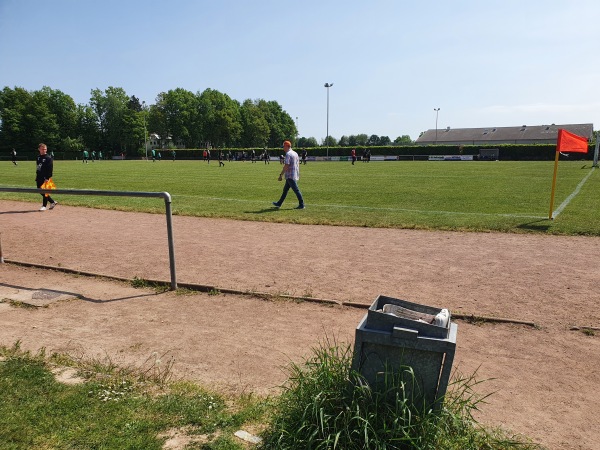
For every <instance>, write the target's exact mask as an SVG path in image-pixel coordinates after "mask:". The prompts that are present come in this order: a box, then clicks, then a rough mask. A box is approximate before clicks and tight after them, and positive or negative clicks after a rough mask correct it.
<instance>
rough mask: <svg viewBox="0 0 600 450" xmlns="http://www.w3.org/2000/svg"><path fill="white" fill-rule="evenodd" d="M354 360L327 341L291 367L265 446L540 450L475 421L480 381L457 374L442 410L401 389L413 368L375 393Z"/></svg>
mask: <svg viewBox="0 0 600 450" xmlns="http://www.w3.org/2000/svg"><path fill="white" fill-rule="evenodd" d="M351 362H352V352H351V349H350V346H349V345H338V344H336V343H334V344H331V343H329V342H325V343H322V344H321V345H319V346H318V347H316V348H315V349H313V354H312V356H311V357H309V358H308V359H306V360H305V361H304V362H303V363H302V364H294V363H292V364H290V366H289V368H288V371H289V378H288V381H287V383H286V384H285V385H284V387H283V392H282V395H281V396H280V398H279V401H278V404H277V406H276V408H275V411H274V413H273V416H272V418H271V420H270V423H269V425H268V427H267V429H266V430H265V431H264V433H263V435H262V437H263V443H262V446H261V449H262V450H271V449H273V450H275V449H277V450H286V449H289V450H292V449H313V450H319V449H323V450H325V449H340V450H353V449H357V450H358V449H361V450H363V449H369V450H379V449H381V450H392V449H423V450H444V449H448V450H454V449H456V450H459V449H460V450H469V449H473V450H475V449H478V450H479V449H517V448H518V449H537V448H540V447H539V446H537V445H535V444H531V443H528V442H526V441H524V440H523V439H518V438H513V437H508V436H507V434H506V433H505V432H503V431H501V430H487V429H485V428H484V427H482V426H480V425H479V424H478V423H477V422H476V420H475V419H474V418H473V415H472V412H473V411H474V410H476V409H477V407H478V405H479V404H480V403H481V402H482V401H483V400H484V398H485V397H481V396H478V395H476V394H475V392H474V387H475V386H476V385H477V384H479V382H478V381H477V380H476V379H475V377H474V376H472V377H462V376H457V375H455V376H454V380H453V382H452V384H451V386H450V389H449V392H448V393H447V395H446V398H445V402H444V406H443V407H442V408H441V410H438V411H434V410H432V409H430V408H428V407H427V406H426V405H424V404H423V403H422V402H421V403H419V402H413V401H412V399H411V394H410V392H411V390H412V388H413V387H414V386H407V389H403V385H402V381H401V380H406V379H407V377H408V378H410V377H412V378H413V381H414V379H415V374H414V373H412V370H411V369H410V368H408V367H406V368H403V369H402V370H400V372H401V373H397V374H393V373H391V374H387V376H385V377H384V378H385V386H384V387H383V388H378V389H372V388H371V387H370V386H369V384H368V383H367V381H366V380H365V379H364V378H363V377H362V376H361V375H360V374H359V373H357V372H356V371H354V370H352V369H351ZM409 382H410V381H409ZM415 384H416V383H415Z"/></svg>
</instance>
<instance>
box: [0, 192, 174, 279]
mask: <svg viewBox="0 0 600 450" xmlns="http://www.w3.org/2000/svg"><path fill="white" fill-rule="evenodd" d="M0 192H17V193H32V194H65V195H96V196H104V197H145V198H149V197H150V198H162V199H164V201H165V214H166V216H167V238H168V241H169V266H170V271H171V290H173V291H174V290H175V289H177V275H176V271H175V245H174V241H173V219H172V213H171V194H169V193H168V192H133V191H95V190H89V189H33V188H6V187H0Z"/></svg>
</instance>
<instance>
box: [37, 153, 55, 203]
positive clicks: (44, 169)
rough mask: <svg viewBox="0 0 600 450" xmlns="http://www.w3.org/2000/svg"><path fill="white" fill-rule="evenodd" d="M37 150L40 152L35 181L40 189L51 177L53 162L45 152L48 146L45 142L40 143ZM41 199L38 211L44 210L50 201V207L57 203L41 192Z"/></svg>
mask: <svg viewBox="0 0 600 450" xmlns="http://www.w3.org/2000/svg"><path fill="white" fill-rule="evenodd" d="M38 150H39V151H40V154H39V156H38V157H37V166H36V172H35V183H36V185H37V187H38V189H40V188H41V187H42V185H43V184H44V183H45V182H46V181H48V180H49V179H50V178H52V169H53V165H54V164H53V162H52V157H51V156H50V155H48V154H47V152H48V147H47V146H46V144H40V145H39V146H38ZM42 199H43V200H42V207H41V208H40V211H46V206H47V205H48V202H50V209H54V207H55V206H56V205H57V202H55V201H54V200H52V197H50V194H42Z"/></svg>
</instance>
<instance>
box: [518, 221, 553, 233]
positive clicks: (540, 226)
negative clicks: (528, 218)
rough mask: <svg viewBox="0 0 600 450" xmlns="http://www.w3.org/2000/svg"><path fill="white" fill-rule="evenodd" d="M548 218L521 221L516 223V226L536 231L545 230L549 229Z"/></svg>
mask: <svg viewBox="0 0 600 450" xmlns="http://www.w3.org/2000/svg"><path fill="white" fill-rule="evenodd" d="M550 224H551V222H550V219H540V220H534V221H533V222H527V223H522V224H520V225H517V226H516V228H518V229H520V230H529V231H537V232H540V233H541V232H546V231H548V230H549V229H550Z"/></svg>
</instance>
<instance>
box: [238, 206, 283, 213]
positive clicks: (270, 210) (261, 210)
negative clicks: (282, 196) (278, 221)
mask: <svg viewBox="0 0 600 450" xmlns="http://www.w3.org/2000/svg"><path fill="white" fill-rule="evenodd" d="M276 211H279V208H275V207H274V206H271V207H270V208H263V209H259V210H257V211H244V214H266V213H273V212H276Z"/></svg>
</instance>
